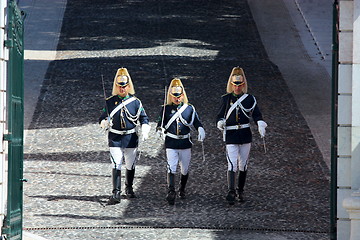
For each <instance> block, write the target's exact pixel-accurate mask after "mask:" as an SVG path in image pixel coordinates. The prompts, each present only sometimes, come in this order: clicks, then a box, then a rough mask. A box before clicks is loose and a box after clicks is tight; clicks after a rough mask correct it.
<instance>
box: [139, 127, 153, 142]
mask: <svg viewBox="0 0 360 240" xmlns="http://www.w3.org/2000/svg"><path fill="white" fill-rule="evenodd" d="M150 129H151V126H150V125H149V124H143V125H141V140H142V141H145V140H146V139H148V138H149V132H150Z"/></svg>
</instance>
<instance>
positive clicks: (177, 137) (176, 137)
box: [165, 132, 190, 139]
mask: <svg viewBox="0 0 360 240" xmlns="http://www.w3.org/2000/svg"><path fill="white" fill-rule="evenodd" d="M165 135H166V136H168V137H171V138H175V139H185V138H190V133H188V134H185V135H175V134H172V133H169V132H168V133H165Z"/></svg>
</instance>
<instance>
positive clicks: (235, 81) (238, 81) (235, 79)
mask: <svg viewBox="0 0 360 240" xmlns="http://www.w3.org/2000/svg"><path fill="white" fill-rule="evenodd" d="M231 84H232V85H235V86H241V85H243V84H245V81H244V77H243V76H242V75H233V76H232V78H231Z"/></svg>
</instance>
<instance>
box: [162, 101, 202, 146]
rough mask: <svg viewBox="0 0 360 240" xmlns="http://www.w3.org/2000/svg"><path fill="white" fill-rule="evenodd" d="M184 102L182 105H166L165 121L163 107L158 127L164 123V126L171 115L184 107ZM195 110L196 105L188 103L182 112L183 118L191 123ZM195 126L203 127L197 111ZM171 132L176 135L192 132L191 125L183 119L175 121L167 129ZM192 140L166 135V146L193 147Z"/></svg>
mask: <svg viewBox="0 0 360 240" xmlns="http://www.w3.org/2000/svg"><path fill="white" fill-rule="evenodd" d="M182 105H183V104H182V103H181V104H180V105H174V104H171V105H166V106H165V114H164V121H163V122H162V116H163V111H164V108H162V110H161V113H160V117H159V121H158V124H157V127H160V126H161V124H162V127H163V128H164V127H165V126H166V124H167V123H168V122H169V120H170V119H171V117H172V116H173V115H174V114H175V113H176V112H177V111H178V110H179V109H180V108H181V107H182ZM194 111H195V109H194V107H193V106H192V105H190V104H189V105H188V106H187V107H186V109H185V110H184V111H183V112H182V113H181V116H182V118H183V119H184V120H185V121H186V122H187V123H190V122H191V119H192V114H193V112H194ZM193 126H194V127H195V128H196V129H198V128H199V127H202V124H201V122H200V119H199V116H198V114H197V113H196V112H195V118H194V122H193ZM167 132H170V133H172V134H175V135H186V134H188V133H190V127H188V126H185V125H184V124H183V123H182V122H181V121H176V120H175V121H173V122H172V123H171V125H170V126H169V128H168V129H166V130H165V133H167ZM191 146H192V142H191V140H190V139H189V138H185V139H174V138H171V137H168V136H166V137H165V147H166V148H171V149H187V148H191Z"/></svg>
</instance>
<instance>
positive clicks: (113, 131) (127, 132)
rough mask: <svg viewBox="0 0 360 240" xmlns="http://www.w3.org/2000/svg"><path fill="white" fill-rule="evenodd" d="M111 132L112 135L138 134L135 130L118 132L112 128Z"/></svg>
mask: <svg viewBox="0 0 360 240" xmlns="http://www.w3.org/2000/svg"><path fill="white" fill-rule="evenodd" d="M109 131H110V132H112V133H116V134H119V135H126V134H131V133H134V132H136V129H135V128H133V129H130V130H116V129H113V128H110V130H109Z"/></svg>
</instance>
